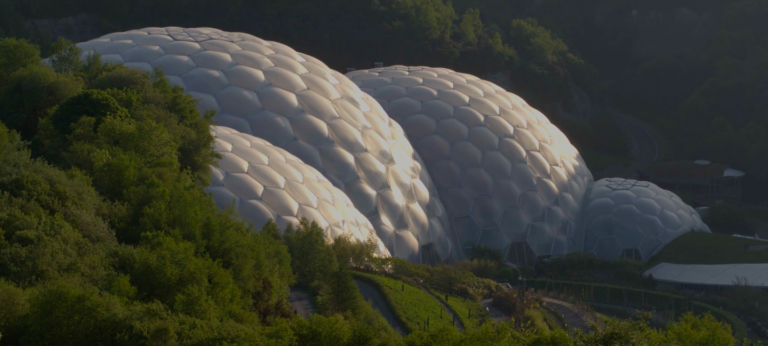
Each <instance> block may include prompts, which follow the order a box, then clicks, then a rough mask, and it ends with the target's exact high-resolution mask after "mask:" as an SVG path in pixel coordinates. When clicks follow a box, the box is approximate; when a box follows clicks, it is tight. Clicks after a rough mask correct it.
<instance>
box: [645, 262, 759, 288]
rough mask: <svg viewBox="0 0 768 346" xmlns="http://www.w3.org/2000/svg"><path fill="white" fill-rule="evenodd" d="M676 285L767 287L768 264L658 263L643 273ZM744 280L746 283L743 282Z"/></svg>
mask: <svg viewBox="0 0 768 346" xmlns="http://www.w3.org/2000/svg"><path fill="white" fill-rule="evenodd" d="M651 275H653V279H654V280H657V281H662V282H670V283H676V284H692V285H705V286H733V285H735V284H736V283H737V282H739V281H740V282H741V283H742V284H748V285H749V286H758V287H766V286H768V263H761V264H708V265H705V264H672V263H660V264H658V265H656V266H655V267H653V268H651V269H648V270H646V271H645V273H643V276H644V277H649V276H651ZM745 280H746V281H745Z"/></svg>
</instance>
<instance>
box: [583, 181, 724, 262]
mask: <svg viewBox="0 0 768 346" xmlns="http://www.w3.org/2000/svg"><path fill="white" fill-rule="evenodd" d="M584 208H586V213H585V216H584V217H585V219H584V228H585V231H584V252H588V253H593V254H595V255H597V256H598V257H602V258H606V259H617V258H620V257H622V258H631V259H635V260H643V261H647V260H648V259H649V258H650V257H651V256H652V255H653V254H655V253H656V252H657V251H658V250H660V249H661V248H663V247H664V245H666V244H667V243H669V242H670V241H672V240H673V239H675V238H677V237H679V236H680V235H682V234H685V233H686V232H690V231H700V232H707V233H709V232H710V230H709V227H707V225H706V224H704V222H702V221H701V218H700V217H699V213H697V212H696V210H694V209H693V208H691V207H690V206H689V205H687V204H685V202H683V201H682V200H681V199H680V197H678V196H677V195H676V194H674V193H673V192H670V191H667V190H664V189H662V188H660V187H658V186H656V185H655V184H653V183H650V182H645V181H637V180H629V179H624V178H606V179H601V180H598V181H597V182H595V184H594V186H593V188H592V192H591V193H590V195H589V197H588V199H587V200H586V201H585V204H584Z"/></svg>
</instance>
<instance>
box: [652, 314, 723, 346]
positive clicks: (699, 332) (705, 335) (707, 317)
mask: <svg viewBox="0 0 768 346" xmlns="http://www.w3.org/2000/svg"><path fill="white" fill-rule="evenodd" d="M666 344H667V345H677V346H688V345H690V346H731V345H733V344H734V339H733V336H732V334H731V326H730V325H728V324H727V323H724V322H721V321H718V320H716V319H715V318H714V317H713V316H712V315H711V314H709V313H707V314H704V315H702V316H700V317H697V316H694V315H693V314H692V313H690V312H688V313H686V314H685V315H683V316H682V317H681V318H680V319H679V320H678V321H677V322H675V323H671V324H669V325H667V327H666Z"/></svg>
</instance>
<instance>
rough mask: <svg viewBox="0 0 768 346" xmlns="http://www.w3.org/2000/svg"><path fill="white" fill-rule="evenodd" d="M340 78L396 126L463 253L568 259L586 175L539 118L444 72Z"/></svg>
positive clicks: (393, 71)
mask: <svg viewBox="0 0 768 346" xmlns="http://www.w3.org/2000/svg"><path fill="white" fill-rule="evenodd" d="M347 76H348V77H349V78H350V79H351V80H352V81H353V82H355V83H356V84H357V85H358V86H360V88H361V90H363V91H364V92H366V93H368V94H370V95H371V96H373V97H374V98H375V99H376V100H377V101H379V103H380V104H381V105H382V107H383V108H384V109H385V110H386V111H387V113H388V114H389V116H390V117H391V118H392V119H394V120H396V121H397V122H398V123H400V124H401V125H402V127H403V129H404V130H405V132H406V134H407V135H408V137H409V139H410V140H411V143H412V144H413V146H414V148H415V149H416V151H417V152H418V153H419V154H420V155H421V158H422V159H424V161H425V162H426V165H427V167H428V170H429V172H430V174H431V176H432V179H433V180H434V182H435V185H436V187H437V189H438V191H439V193H440V197H441V200H442V202H443V204H444V205H445V206H446V208H447V211H448V213H449V215H450V217H451V221H452V227H453V230H454V231H455V232H454V234H453V235H452V236H453V237H454V241H455V242H456V243H457V244H459V245H460V246H461V248H462V249H463V250H464V252H465V253H466V252H467V250H469V249H471V247H472V246H473V245H481V246H489V247H493V248H497V249H500V250H501V251H502V255H504V256H505V257H506V259H507V260H508V261H511V262H513V263H518V264H524V263H531V262H532V261H534V260H535V258H536V257H538V256H543V255H563V254H565V253H568V252H573V251H577V250H578V248H577V246H576V242H577V235H576V223H577V220H578V218H579V215H580V206H581V203H582V200H583V198H584V197H585V193H586V191H587V189H588V186H589V185H590V184H591V183H592V181H593V178H592V174H591V173H590V171H589V170H588V169H587V167H586V165H585V163H584V161H583V160H582V158H581V156H580V155H579V153H578V151H577V150H576V149H575V148H574V147H573V146H572V145H571V144H570V142H569V141H568V139H567V138H566V137H565V135H564V134H563V133H562V132H561V131H560V130H559V129H557V128H556V127H555V126H554V125H552V124H551V123H550V122H549V120H548V119H547V118H546V117H545V116H544V115H543V114H541V113H540V112H539V111H537V110H536V109H534V108H532V107H530V106H529V105H528V104H527V103H526V102H525V101H524V100H522V99H521V98H520V97H518V96H517V95H515V94H512V93H509V92H507V91H505V90H504V89H502V88H501V87H499V86H497V85H495V84H493V83H491V82H488V81H485V80H481V79H479V78H477V77H475V76H472V75H468V74H464V73H458V72H454V71H452V70H449V69H444V68H430V67H406V66H391V67H386V68H376V69H371V70H359V71H353V72H350V73H348V74H347Z"/></svg>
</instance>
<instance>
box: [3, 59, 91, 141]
mask: <svg viewBox="0 0 768 346" xmlns="http://www.w3.org/2000/svg"><path fill="white" fill-rule="evenodd" d="M81 89H82V84H81V82H80V81H79V80H78V79H77V78H75V77H74V76H72V75H62V74H58V73H55V72H54V71H53V70H51V69H50V68H48V67H47V66H43V65H40V64H30V65H29V66H27V67H25V68H22V69H20V70H17V71H16V72H14V73H12V74H11V75H10V76H8V77H7V78H5V79H4V83H3V87H2V89H0V111H1V112H2V113H0V121H2V122H4V123H5V124H6V125H7V126H8V127H10V128H11V129H13V130H16V131H19V133H21V136H22V138H23V139H25V140H28V141H29V140H31V139H32V138H33V137H34V136H35V135H36V134H37V132H38V126H39V123H40V121H41V119H43V118H44V117H46V115H47V114H48V113H49V112H51V110H53V109H54V108H55V107H56V106H57V105H59V104H60V103H62V102H64V101H65V100H67V99H68V98H70V97H71V96H73V95H75V94H77V93H79V92H80V91H81Z"/></svg>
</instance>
